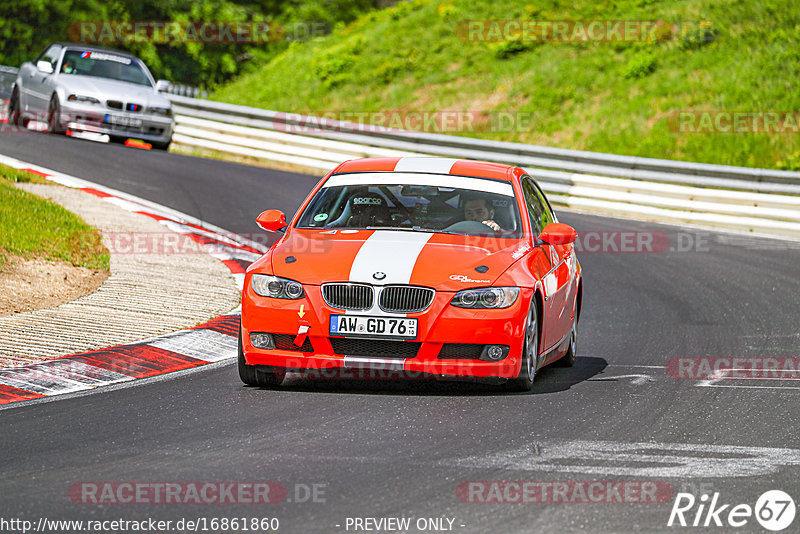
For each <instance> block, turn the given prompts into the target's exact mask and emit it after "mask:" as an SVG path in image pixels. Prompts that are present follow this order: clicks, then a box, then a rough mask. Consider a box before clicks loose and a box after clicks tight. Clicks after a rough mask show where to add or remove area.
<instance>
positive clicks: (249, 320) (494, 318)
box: [242, 276, 533, 378]
mask: <svg viewBox="0 0 800 534" xmlns="http://www.w3.org/2000/svg"><path fill="white" fill-rule="evenodd" d="M303 288H304V290H305V296H304V298H301V299H297V300H284V299H273V298H269V297H262V296H260V295H257V294H256V293H255V292H254V291H253V290H252V288H251V287H250V277H249V276H248V277H247V279H246V280H245V289H244V291H243V293H242V350H243V352H244V356H245V361H246V362H247V364H249V365H269V366H276V367H284V368H287V369H332V368H344V369H347V368H359V369H364V368H369V369H378V370H390V371H403V372H408V373H425V374H431V375H443V376H453V377H479V378H490V377H498V378H514V377H516V376H517V375H518V374H519V368H520V356H521V354H522V343H523V337H524V336H523V332H524V328H525V319H526V317H527V310H528V306H529V304H530V300H531V297H532V294H533V291H532V290H531V289H524V288H523V289H522V290H521V291H520V295H519V297H518V298H517V300H516V302H514V304H512V305H511V306H510V307H508V308H504V309H498V310H491V309H478V310H469V309H462V308H457V307H455V306H451V305H450V301H451V299H452V297H453V295H454V293H452V292H437V293H436V297H435V298H434V301H433V303H432V304H431V305H430V306H429V307H428V308H427V309H426V310H425V311H423V312H420V313H409V314H396V315H393V316H395V317H415V318H417V330H418V332H417V338H416V339H415V340H413V341H406V342H394V343H418V344H419V349H418V350H417V351H416V352H415V354H412V355H410V357H404V356H398V355H396V354H395V355H394V356H392V355H389V354H381V353H380V352H379V351H378V352H377V353H375V352H373V353H370V354H363V353H356V354H352V353H351V354H346V353H343V352H347V351H346V350H341V348H340V350H339V351H337V350H335V348H334V344H336V345H337V346H339V347H341V346H342V345H346V344H347V343H337V342H336V341H335V339H337V338H338V339H341V337H339V336H331V335H330V333H329V320H330V316H331V314H342V313H344V312H343V311H342V310H339V309H336V308H332V307H330V306H329V305H327V304H326V303H325V302H324V300H323V298H322V292H321V289H320V287H319V286H308V285H306V286H303ZM301 305H302V306H303V312H304V313H303V317H302V318H301V317H300V313H299V312H300V307H301ZM358 315H370V313H369V312H364V313H360V312H359V313H358ZM304 325H305V326H308V332H307V340H306V342H305V344H304V345H303V346H302V347H298V346H297V345H294V344H293V343H288V342H287V340H294V339H296V338H295V336H297V335H298V332H299V331H301V327H302V326H304ZM251 332H266V333H271V334H279V335H280V337H281V338H282V339H283V340H284V342H283V343H282V344H281V345H279V347H280V346H282V347H283V348H284V349H285V348H287V347H288V348H289V349H290V350H283V349H281V348H276V349H261V348H257V347H255V346H254V345H253V344H252V343H251V340H250V333H251ZM344 339H347V340H353V339H359V340H363V339H366V338H364V337H361V336H358V337H356V336H349V337H345V338H344ZM446 344H459V345H463V344H470V345H503V346H507V347H509V348H508V353H507V355H506V357H505V358H503V359H502V360H499V361H483V360H480V359H477V358H475V357H471V358H470V357H467V358H458V357H456V358H454V357H452V355H450V356H451V357H447V358H444V357H440V356H444V353H442V349H443V347H444V346H445V345H446ZM350 345H352V344H350Z"/></svg>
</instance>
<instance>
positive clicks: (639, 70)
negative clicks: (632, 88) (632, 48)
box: [622, 52, 658, 78]
mask: <svg viewBox="0 0 800 534" xmlns="http://www.w3.org/2000/svg"><path fill="white" fill-rule="evenodd" d="M657 67H658V59H657V58H656V55H655V54H653V53H652V52H640V53H638V54H636V55H635V56H633V57H632V58H631V60H630V61H628V64H627V65H625V69H624V70H623V72H622V75H623V76H624V77H625V78H644V77H645V76H649V75H650V74H652V73H654V72H655V71H656V68H657Z"/></svg>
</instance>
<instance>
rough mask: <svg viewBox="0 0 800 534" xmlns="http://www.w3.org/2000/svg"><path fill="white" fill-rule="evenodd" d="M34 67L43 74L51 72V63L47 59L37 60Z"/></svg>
mask: <svg viewBox="0 0 800 534" xmlns="http://www.w3.org/2000/svg"><path fill="white" fill-rule="evenodd" d="M36 68H37V69H39V72H43V73H45V74H53V65H52V64H51V63H50V62H49V61H45V60H41V61H37V62H36Z"/></svg>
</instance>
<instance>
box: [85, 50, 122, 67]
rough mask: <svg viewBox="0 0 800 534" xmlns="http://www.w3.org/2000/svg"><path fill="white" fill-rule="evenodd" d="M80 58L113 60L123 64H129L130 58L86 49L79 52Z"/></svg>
mask: <svg viewBox="0 0 800 534" xmlns="http://www.w3.org/2000/svg"><path fill="white" fill-rule="evenodd" d="M81 58H82V59H87V58H88V59H94V60H96V61H115V62H117V63H122V64H123V65H130V64H131V59H130V58H128V57H122V56H114V55H112V54H104V53H103V52H92V51H89V50H86V51H85V52H82V53H81Z"/></svg>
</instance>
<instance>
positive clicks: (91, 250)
mask: <svg viewBox="0 0 800 534" xmlns="http://www.w3.org/2000/svg"><path fill="white" fill-rule="evenodd" d="M10 182H46V180H44V179H42V178H41V177H39V176H36V175H33V174H30V173H26V172H22V171H17V170H15V169H11V168H9V167H6V166H2V165H0V268H2V267H3V265H4V264H5V262H6V261H7V260H8V257H7V256H6V254H9V255H15V256H22V257H25V258H43V259H47V260H53V261H64V262H67V263H71V264H72V265H76V266H82V267H88V268H90V269H101V270H108V268H109V254H108V250H107V249H106V248H105V246H103V243H102V239H101V236H100V233H99V232H98V231H97V230H95V229H94V228H92V227H91V226H89V225H88V224H86V223H85V222H84V221H83V220H82V219H81V218H80V217H78V216H77V215H75V214H74V213H72V212H70V211H68V210H66V209H64V208H62V207H61V206H59V205H58V204H54V203H53V202H50V201H49V200H45V199H43V198H41V197H38V196H36V195H32V194H30V193H27V192H25V191H22V190H20V189H17V188H16V187H14V186H13V185H11V183H10Z"/></svg>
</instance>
